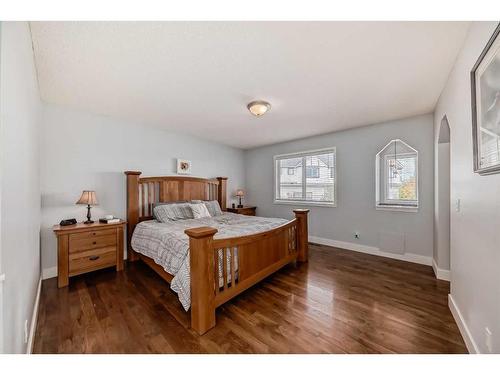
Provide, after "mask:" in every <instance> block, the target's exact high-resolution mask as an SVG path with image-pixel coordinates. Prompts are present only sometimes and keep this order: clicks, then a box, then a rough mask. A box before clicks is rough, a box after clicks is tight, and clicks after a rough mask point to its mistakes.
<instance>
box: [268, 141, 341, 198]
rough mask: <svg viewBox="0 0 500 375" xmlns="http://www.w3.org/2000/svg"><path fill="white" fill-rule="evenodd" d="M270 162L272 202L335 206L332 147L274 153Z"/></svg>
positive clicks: (333, 153)
mask: <svg viewBox="0 0 500 375" xmlns="http://www.w3.org/2000/svg"><path fill="white" fill-rule="evenodd" d="M274 162H275V177H276V182H275V184H276V185H275V198H274V201H275V203H290V204H310V205H325V206H335V204H336V196H335V194H336V191H335V186H336V172H335V148H329V149H322V150H315V151H307V152H300V153H296V154H287V155H278V156H275V157H274ZM290 170H293V173H290Z"/></svg>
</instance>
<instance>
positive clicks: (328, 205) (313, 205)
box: [273, 200, 337, 207]
mask: <svg viewBox="0 0 500 375" xmlns="http://www.w3.org/2000/svg"><path fill="white" fill-rule="evenodd" d="M273 203H274V204H285V205H291V206H310V207H337V204H336V203H321V202H301V201H283V200H279V201H277V200H275V201H274V202H273Z"/></svg>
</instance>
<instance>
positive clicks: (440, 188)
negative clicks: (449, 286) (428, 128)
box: [433, 116, 450, 280]
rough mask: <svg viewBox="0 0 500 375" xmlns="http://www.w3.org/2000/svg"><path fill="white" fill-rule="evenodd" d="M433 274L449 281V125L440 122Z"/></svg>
mask: <svg viewBox="0 0 500 375" xmlns="http://www.w3.org/2000/svg"><path fill="white" fill-rule="evenodd" d="M435 155H436V158H437V161H436V164H435V166H436V168H435V179H436V186H435V193H434V196H435V205H434V210H435V233H434V262H433V267H434V272H435V273H436V277H437V278H438V279H444V280H449V279H450V125H449V122H448V118H447V117H446V116H444V117H443V119H442V120H441V124H440V126H439V135H438V139H437V145H436V154H435Z"/></svg>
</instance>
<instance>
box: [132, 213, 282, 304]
mask: <svg viewBox="0 0 500 375" xmlns="http://www.w3.org/2000/svg"><path fill="white" fill-rule="evenodd" d="M286 222H287V220H285V219H278V218H266V217H257V216H244V215H236V214H232V213H224V214H223V215H220V216H215V217H207V218H202V219H189V220H179V221H172V222H169V223H160V222H158V221H156V220H150V221H143V222H141V223H139V224H138V225H137V226H136V227H135V230H134V233H133V235H132V248H133V249H134V250H135V251H137V252H138V253H141V254H143V255H146V256H148V257H150V258H152V259H153V260H154V261H155V262H156V263H157V264H159V265H160V266H162V267H163V269H164V270H165V271H167V272H168V273H170V274H172V275H174V278H173V279H172V282H171V284H170V287H171V288H172V290H173V291H175V292H176V293H177V295H178V296H179V300H180V302H181V304H182V306H183V307H184V309H185V310H186V311H187V310H188V309H189V307H190V306H191V289H190V271H189V264H190V263H189V251H188V250H189V237H188V236H187V235H186V234H185V233H184V231H185V230H186V229H188V228H197V227H203V226H209V227H213V228H217V229H218V232H217V233H216V235H215V238H227V237H237V236H243V235H250V234H255V233H260V232H265V231H268V230H270V229H273V228H276V227H279V226H280V225H283V224H285V223H286ZM221 254H222V253H221ZM228 262H229V259H228ZM220 263H222V262H220ZM219 272H220V271H219Z"/></svg>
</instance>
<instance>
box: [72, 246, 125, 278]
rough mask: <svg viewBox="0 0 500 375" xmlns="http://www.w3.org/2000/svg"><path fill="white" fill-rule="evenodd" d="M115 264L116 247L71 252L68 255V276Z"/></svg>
mask: <svg viewBox="0 0 500 375" xmlns="http://www.w3.org/2000/svg"><path fill="white" fill-rule="evenodd" d="M114 265H116V247H114V246H112V247H105V248H102V249H95V250H89V251H84V252H80V253H78V254H71V255H70V256H69V276H74V275H79V274H81V273H85V272H89V271H94V270H98V269H100V268H106V267H111V266H114Z"/></svg>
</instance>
